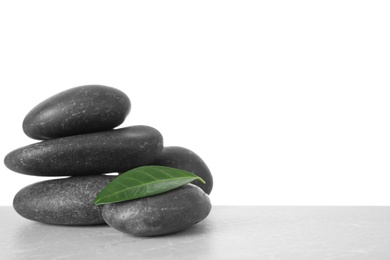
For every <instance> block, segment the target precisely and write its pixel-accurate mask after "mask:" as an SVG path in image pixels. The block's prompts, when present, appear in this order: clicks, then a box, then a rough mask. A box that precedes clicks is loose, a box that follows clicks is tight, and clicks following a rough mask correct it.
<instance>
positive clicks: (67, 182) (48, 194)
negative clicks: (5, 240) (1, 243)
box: [13, 175, 115, 225]
mask: <svg viewBox="0 0 390 260" xmlns="http://www.w3.org/2000/svg"><path fill="white" fill-rule="evenodd" d="M114 178H115V176H107V175H99V176H81V177H70V178H65V179H56V180H48V181H42V182H38V183H34V184H31V185H29V186H27V187H25V188H23V189H21V190H20V191H19V192H18V193H17V194H16V195H15V198H14V201H13V206H14V209H15V210H16V212H18V213H19V215H21V216H23V217H25V218H27V219H30V220H34V221H38V222H42V223H47V224H57V225H96V224H105V222H104V220H103V218H102V216H101V214H102V206H100V205H99V206H97V205H95V204H94V203H93V202H94V200H95V198H96V195H97V194H98V193H99V192H100V191H101V190H102V189H103V188H104V187H105V186H107V184H108V183H110V182H111V181H112V180H113V179H114Z"/></svg>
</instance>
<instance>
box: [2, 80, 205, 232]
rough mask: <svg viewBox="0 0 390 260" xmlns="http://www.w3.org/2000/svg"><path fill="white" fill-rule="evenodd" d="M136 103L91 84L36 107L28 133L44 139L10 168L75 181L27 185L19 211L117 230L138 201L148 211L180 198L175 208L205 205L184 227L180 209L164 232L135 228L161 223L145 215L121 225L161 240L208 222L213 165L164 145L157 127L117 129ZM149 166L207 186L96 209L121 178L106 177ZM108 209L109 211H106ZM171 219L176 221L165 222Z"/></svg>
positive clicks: (14, 157)
mask: <svg viewBox="0 0 390 260" xmlns="http://www.w3.org/2000/svg"><path fill="white" fill-rule="evenodd" d="M130 106H131V105H130V100H129V98H128V97H127V96H126V94H125V93H123V92H122V91H120V90H118V89H115V88H111V87H106V86H99V85H89V86H81V87H76V88H71V89H69V90H66V91H64V92H61V93H59V94H57V95H54V96H52V97H50V98H48V99H47V100H45V101H43V102H42V103H40V104H38V105H37V106H36V107H35V108H33V109H32V110H31V111H30V112H29V113H28V114H27V116H26V117H25V119H24V121H23V130H24V132H25V133H26V135H27V136H29V137H31V138H33V139H37V140H43V141H41V142H38V143H34V144H31V145H27V146H24V147H22V148H19V149H16V150H14V151H12V152H10V153H9V154H8V155H7V156H6V157H5V160H4V162H5V165H6V166H7V167H8V168H9V169H11V170H12V171H15V172H18V173H22V174H27V175H34V176H53V177H54V176H71V177H69V178H61V179H53V180H47V181H42V182H38V183H35V184H32V185H29V186H27V187H25V188H23V189H22V190H20V191H19V192H18V193H17V194H16V196H15V199H14V203H13V206H14V208H15V210H16V211H17V212H18V213H19V214H20V215H21V216H23V217H25V218H27V219H30V220H34V221H39V222H43V223H49V224H58V225H94V224H104V223H106V222H107V223H108V224H110V225H111V226H113V227H115V223H116V222H118V221H116V215H115V214H119V213H118V212H120V211H123V212H129V209H131V208H132V207H134V205H135V203H137V207H139V205H142V203H146V204H147V205H146V204H145V206H147V207H152V206H153V205H154V206H155V207H162V206H164V204H167V205H168V203H172V201H174V200H175V199H176V198H177V197H179V198H180V197H182V198H183V199H182V201H181V202H180V201H179V202H177V203H184V204H186V203H192V204H194V205H196V204H197V203H196V202H197V201H201V202H202V203H200V204H201V205H202V207H198V208H196V206H195V208H194V209H192V211H193V213H194V214H193V217H191V216H190V217H189V216H188V212H191V210H190V211H188V209H187V212H186V213H185V214H184V215H185V216H184V215H183V218H182V222H183V221H184V222H185V223H180V216H178V214H176V213H177V212H176V213H175V212H171V215H172V216H171V217H170V216H160V217H164V218H165V220H164V221H165V224H164V225H165V226H164V225H162V226H161V225H160V227H159V228H160V229H158V228H156V225H157V226H158V225H159V223H154V224H153V225H154V226H153V227H149V230H141V231H139V230H138V231H136V230H137V228H139V226H140V225H144V224H139V223H138V224H137V223H136V221H141V222H145V221H146V220H145V219H147V218H148V217H149V218H153V217H154V218H156V216H147V215H141V216H139V219H138V220H134V219H128V218H125V219H122V220H121V221H122V222H123V221H124V222H125V223H121V225H122V226H123V225H125V226H126V225H127V227H128V228H130V229H133V230H130V231H128V230H123V229H124V228H123V227H122V231H125V232H126V231H128V233H132V234H135V235H161V234H166V233H171V232H176V231H179V230H181V229H183V227H188V226H190V225H192V224H195V223H197V222H199V221H201V220H202V219H204V218H205V217H206V216H207V215H208V213H209V212H210V209H211V204H210V201H209V199H208V196H207V194H210V192H211V190H212V186H213V179H212V176H211V173H210V171H209V169H208V167H207V166H206V164H205V163H204V162H203V160H202V159H201V158H200V157H199V156H197V155H196V154H195V153H194V152H192V151H190V150H188V149H186V148H182V147H163V138H162V135H161V134H160V132H159V131H157V130H156V129H154V128H152V127H149V126H144V125H137V126H130V127H124V128H121V129H113V128H115V127H117V126H119V125H120V124H122V123H123V121H124V120H125V118H126V116H127V115H128V113H129V111H130ZM144 165H162V166H169V167H174V168H179V169H183V170H187V171H190V172H193V173H195V174H197V175H198V176H200V177H201V178H203V179H204V180H205V181H206V184H202V183H201V182H199V181H195V182H193V184H194V185H192V184H189V185H185V186H183V187H181V188H178V189H176V190H174V191H170V192H167V193H164V194H161V195H156V196H153V197H148V198H144V199H139V200H136V201H129V202H122V203H114V204H108V205H105V206H104V207H103V206H101V205H99V206H97V205H94V203H93V202H94V200H95V198H96V195H97V194H98V193H99V192H100V191H101V190H102V189H103V188H104V187H105V186H106V185H107V184H108V183H109V182H111V181H112V180H113V179H114V178H115V175H114V176H113V175H105V174H107V173H121V172H125V171H127V170H130V169H133V168H135V167H139V166H144ZM188 194H190V195H188ZM173 198H175V199H173ZM187 200H188V201H187ZM140 201H141V204H140ZM186 201H187V202H186ZM132 203H133V204H132ZM116 207H117V208H116ZM103 208H107V209H106V210H105V212H104V214H103ZM173 208H177V207H173ZM187 208H188V207H187ZM137 210H138V211H139V208H138V209H137ZM156 210H157V211H156V213H155V214H156V215H159V212H158V208H156ZM123 212H120V213H121V214H122V213H123ZM179 213H180V212H179ZM129 214H130V213H129ZM145 214H146V213H145ZM102 215H103V216H102ZM130 215H134V214H130ZM130 215H129V216H130ZM179 215H180V214H179ZM122 216H123V214H122ZM103 217H104V218H103ZM167 217H168V220H169V218H171V220H172V221H171V222H172V223H170V222H169V221H168V222H167V221H166V220H167V219H166V218H167ZM114 222H115V223H114ZM130 222H131V223H130ZM174 222H179V223H177V224H175V223H174ZM137 225H138V226H137Z"/></svg>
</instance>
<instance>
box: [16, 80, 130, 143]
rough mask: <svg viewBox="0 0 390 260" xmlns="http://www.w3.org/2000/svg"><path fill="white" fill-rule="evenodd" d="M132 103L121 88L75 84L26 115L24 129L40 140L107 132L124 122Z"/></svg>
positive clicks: (28, 134)
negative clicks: (79, 85) (78, 85)
mask: <svg viewBox="0 0 390 260" xmlns="http://www.w3.org/2000/svg"><path fill="white" fill-rule="evenodd" d="M130 106H131V104H130V99H129V98H128V97H127V96H126V94H125V93H123V92H122V91H120V90H118V89H115V88H111V87H106V86H99V85H88V86H81V87H75V88H71V89H68V90H66V91H63V92H60V93H58V94H57V95H54V96H52V97H50V98H48V99H46V100H44V101H43V102H41V103H40V104H38V105H37V106H36V107H34V108H33V109H32V110H31V111H30V112H29V113H28V114H27V116H26V117H25V118H24V121H23V131H24V132H25V134H26V135H27V136H29V137H31V138H34V139H38V140H47V139H52V138H58V137H64V136H71V135H78V134H87V133H93V132H99V131H106V130H110V129H113V128H114V127H116V126H118V125H120V124H122V123H123V121H124V120H125V118H126V116H127V115H128V114H129V112H130Z"/></svg>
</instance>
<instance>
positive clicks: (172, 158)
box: [150, 146, 213, 194]
mask: <svg viewBox="0 0 390 260" xmlns="http://www.w3.org/2000/svg"><path fill="white" fill-rule="evenodd" d="M150 165H161V166H167V167H172V168H177V169H181V170H185V171H189V172H192V173H194V174H196V175H198V176H199V177H201V178H202V179H203V180H204V181H205V182H206V184H203V183H201V182H200V181H198V180H197V181H193V182H192V183H193V184H195V185H197V186H199V187H200V188H201V189H202V190H203V191H204V192H206V193H207V194H210V193H211V190H212V189H213V176H212V175H211V172H210V170H209V168H208V167H207V165H206V164H205V162H204V161H203V160H202V158H200V157H199V156H198V155H197V154H196V153H194V152H193V151H191V150H188V149H187V148H184V147H179V146H167V147H164V149H163V151H162V152H161V153H160V155H159V156H158V157H157V158H156V159H155V160H154V161H153V162H151V163H150Z"/></svg>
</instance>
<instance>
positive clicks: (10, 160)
mask: <svg viewBox="0 0 390 260" xmlns="http://www.w3.org/2000/svg"><path fill="white" fill-rule="evenodd" d="M162 148H163V138H162V136H161V134H160V132H159V131H157V130H156V129H154V128H152V127H149V126H131V127H126V128H121V129H116V130H110V131H104V132H98V133H92V134H84V135H74V136H68V137H63V138H58V139H52V140H46V141H42V142H39V143H35V144H31V145H28V146H25V147H22V148H19V149H16V150H14V151H12V152H10V153H9V154H8V155H7V156H6V157H5V159H4V163H5V165H6V166H7V167H8V168H9V169H10V170H12V171H15V172H18V173H23V174H28V175H36V176H79V175H93V174H102V173H110V172H124V171H127V170H130V169H132V168H135V167H138V166H141V165H147V164H149V163H150V162H151V161H153V160H154V159H155V158H156V157H157V156H158V154H159V153H160V152H161V150H162Z"/></svg>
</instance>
